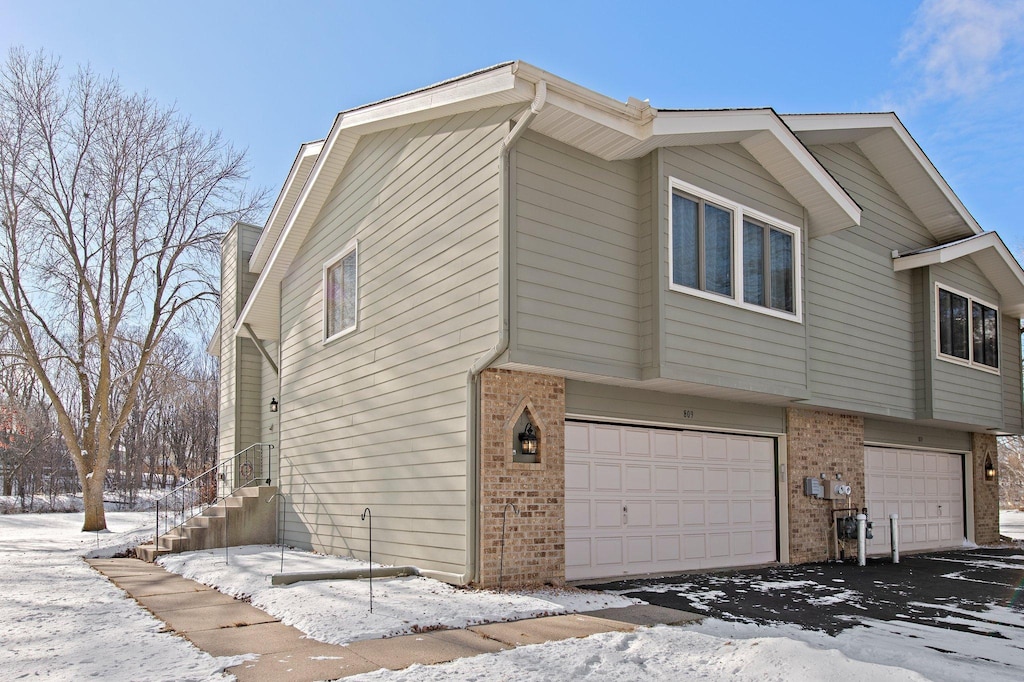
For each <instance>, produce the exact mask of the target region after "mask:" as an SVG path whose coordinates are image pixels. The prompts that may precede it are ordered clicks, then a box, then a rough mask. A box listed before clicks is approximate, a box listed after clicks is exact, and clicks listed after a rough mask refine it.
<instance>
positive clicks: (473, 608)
mask: <svg viewBox="0 0 1024 682" xmlns="http://www.w3.org/2000/svg"><path fill="white" fill-rule="evenodd" d="M227 561H228V562H230V563H225V553H224V550H223V549H221V550H209V551H202V552H189V553H186V554H169V555H166V556H163V557H160V559H159V563H160V564H161V565H162V566H163V567H164V568H166V569H167V570H169V571H171V572H173V573H179V574H181V575H182V576H184V577H186V578H191V579H192V580H195V581H197V582H201V583H203V584H205V585H210V586H211V587H215V588H217V589H218V590H220V591H221V592H225V593H227V594H230V595H232V596H235V597H243V598H248V599H250V601H251V603H252V605H253V606H256V607H257V608H260V609H263V610H264V611H266V612H267V613H269V614H271V615H272V616H275V617H276V618H280V619H281V621H282V622H284V623H285V624H287V625H292V626H294V627H296V628H298V629H299V630H302V631H303V632H305V633H306V634H307V635H308V636H310V637H312V638H313V639H317V640H319V641H321V642H327V643H329V644H347V643H349V642H354V641H356V640H361V639H377V638H381V637H393V636H395V635H401V634H408V633H412V632H423V631H426V630H435V629H439V628H463V627H467V626H469V625H479V624H481V623H494V622H500V621H510V620H520V619H523V618H531V617H536V616H550V615H555V614H561V613H574V612H580V611H595V610H597V609H606V608H615V607H619V606H629V605H631V604H636V603H639V602H638V601H637V600H635V599H632V598H628V597H622V596H617V595H612V594H604V593H600V592H588V591H584V590H575V589H549V590H539V591H538V590H535V591H530V592H519V591H506V592H494V591H490V590H470V589H465V588H457V587H452V586H451V585H448V584H446V583H442V582H438V581H436V580H430V579H428V578H420V577H405V578H376V579H374V581H373V613H370V583H369V581H367V580H330V581H317V582H302V583H295V584H292V585H279V586H271V584H270V577H271V575H272V574H274V573H278V572H280V569H281V548H280V547H270V546H266V545H263V546H249V547H233V548H231V550H230V554H229V556H228V557H227ZM367 566H368V564H367V563H366V562H365V561H356V560H355V559H348V558H344V557H336V556H324V555H320V554H312V553H309V552H301V551H298V550H292V549H286V550H285V552H284V568H285V571H286V572H287V573H318V572H327V571H344V570H349V569H360V568H362V569H365V568H366V567H367Z"/></svg>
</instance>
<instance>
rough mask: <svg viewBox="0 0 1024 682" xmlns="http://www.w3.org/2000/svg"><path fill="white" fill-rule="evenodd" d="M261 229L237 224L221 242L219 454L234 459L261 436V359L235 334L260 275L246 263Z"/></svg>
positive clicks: (249, 342) (250, 342)
mask: <svg viewBox="0 0 1024 682" xmlns="http://www.w3.org/2000/svg"><path fill="white" fill-rule="evenodd" d="M259 234H260V230H259V228H258V227H255V226H253V225H246V224H244V223H237V224H235V225H234V226H233V227H232V229H231V230H230V231H229V232H228V234H227V235H226V236H225V237H224V241H223V243H222V244H221V324H220V334H221V357H220V372H221V377H220V396H221V398H220V414H219V422H220V432H219V457H220V459H221V460H223V459H225V458H228V457H231V456H232V455H234V454H235V453H237V452H238V451H240V450H242V449H243V448H246V447H248V446H249V445H252V444H253V443H255V442H257V441H258V440H259V437H260V426H261V425H260V413H259V400H260V374H261V373H260V357H259V354H258V351H257V350H256V347H255V346H254V345H253V344H252V341H250V340H249V339H243V338H236V337H235V335H234V326H235V321H236V320H237V319H238V314H239V312H241V309H242V306H244V305H245V301H246V299H247V297H248V296H249V294H250V293H251V292H252V288H253V286H254V285H255V284H256V275H254V274H253V273H251V272H249V270H248V268H247V267H246V263H248V261H249V256H250V254H251V253H252V250H253V248H255V246H256V242H257V240H258V239H259Z"/></svg>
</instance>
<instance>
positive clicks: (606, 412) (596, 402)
mask: <svg viewBox="0 0 1024 682" xmlns="http://www.w3.org/2000/svg"><path fill="white" fill-rule="evenodd" d="M565 411H566V414H570V415H573V416H576V417H591V418H596V419H602V418H603V419H609V420H626V421H630V422H638V423H646V424H654V423H657V424H669V425H674V426H680V427H694V426H700V427H703V428H711V429H714V428H720V429H725V430H729V431H753V432H760V433H782V432H784V431H785V410H784V409H783V408H780V407H772V406H768V405H756V404H751V403H734V402H730V401H725V400H714V399H711V398H699V397H694V396H686V395H678V394H675V393H660V392H657V391H645V390H641V389H636V388H622V387H618V386H607V385H604V384H592V383H588V382H583V381H575V380H571V379H570V380H567V381H566V382H565ZM690 412H692V413H693V414H692V416H689V413H690Z"/></svg>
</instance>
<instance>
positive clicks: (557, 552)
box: [479, 369, 565, 587]
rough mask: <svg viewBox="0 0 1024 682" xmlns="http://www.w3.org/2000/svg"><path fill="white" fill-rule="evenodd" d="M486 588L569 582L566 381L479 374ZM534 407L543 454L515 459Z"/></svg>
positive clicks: (482, 568) (513, 374)
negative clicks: (520, 423)
mask: <svg viewBox="0 0 1024 682" xmlns="http://www.w3.org/2000/svg"><path fill="white" fill-rule="evenodd" d="M480 403H481V404H480V555H481V556H480V582H479V586H480V587H496V586H497V585H498V582H499V568H500V566H501V564H502V561H501V526H502V516H503V514H505V511H506V505H507V504H508V503H510V502H511V503H513V504H515V505H516V506H517V507H518V509H519V515H518V516H516V514H515V513H514V511H513V509H512V508H511V507H508V511H507V515H506V521H507V523H506V526H505V557H504V579H503V583H504V585H505V586H512V585H517V586H522V585H539V584H543V583H553V584H561V583H563V582H564V581H565V380H564V379H561V378H559V377H552V376H547V375H541V374H530V373H527V372H516V371H509V370H501V369H488V370H485V371H484V372H483V373H482V374H481V376H480ZM524 410H526V411H527V412H529V414H530V418H531V421H532V422H533V425H534V428H535V430H536V432H537V434H538V437H539V441H540V446H539V450H540V461H539V462H537V463H535V464H534V463H525V462H513V461H512V449H513V445H515V446H516V447H518V441H517V440H516V438H517V436H518V434H516V433H514V431H515V426H516V421H517V420H518V419H519V417H520V415H521V414H522V413H523V411H524Z"/></svg>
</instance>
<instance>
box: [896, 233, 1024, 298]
mask: <svg viewBox="0 0 1024 682" xmlns="http://www.w3.org/2000/svg"><path fill="white" fill-rule="evenodd" d="M958 258H970V259H971V260H972V261H974V263H975V265H977V266H978V267H979V268H980V269H981V271H982V272H984V273H985V277H987V278H988V280H989V281H990V282H991V283H992V286H994V287H995V288H996V291H998V292H999V299H1000V300H999V308H1000V311H1001V312H1002V313H1003V314H1007V315H1013V316H1014V317H1018V318H1020V317H1024V269H1021V266H1020V263H1018V262H1017V260H1016V259H1015V258H1014V257H1013V254H1011V253H1010V250H1009V249H1008V248H1006V244H1004V243H1003V240H1002V239H1000V237H999V235H998V234H996V233H995V232H984V233H982V234H978V235H973V236H971V237H967V238H966V239H959V240H957V241H955V242H950V243H948V244H941V245H939V246H933V247H931V248H929V249H921V250H919V251H913V252H911V253H905V254H895V253H894V254H893V260H892V265H893V269H894V270H895V271H896V272H902V271H903V270H912V269H914V268H921V267H926V266H929V265H938V264H940V263H949V262H951V261H955V260H957V259H958Z"/></svg>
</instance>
